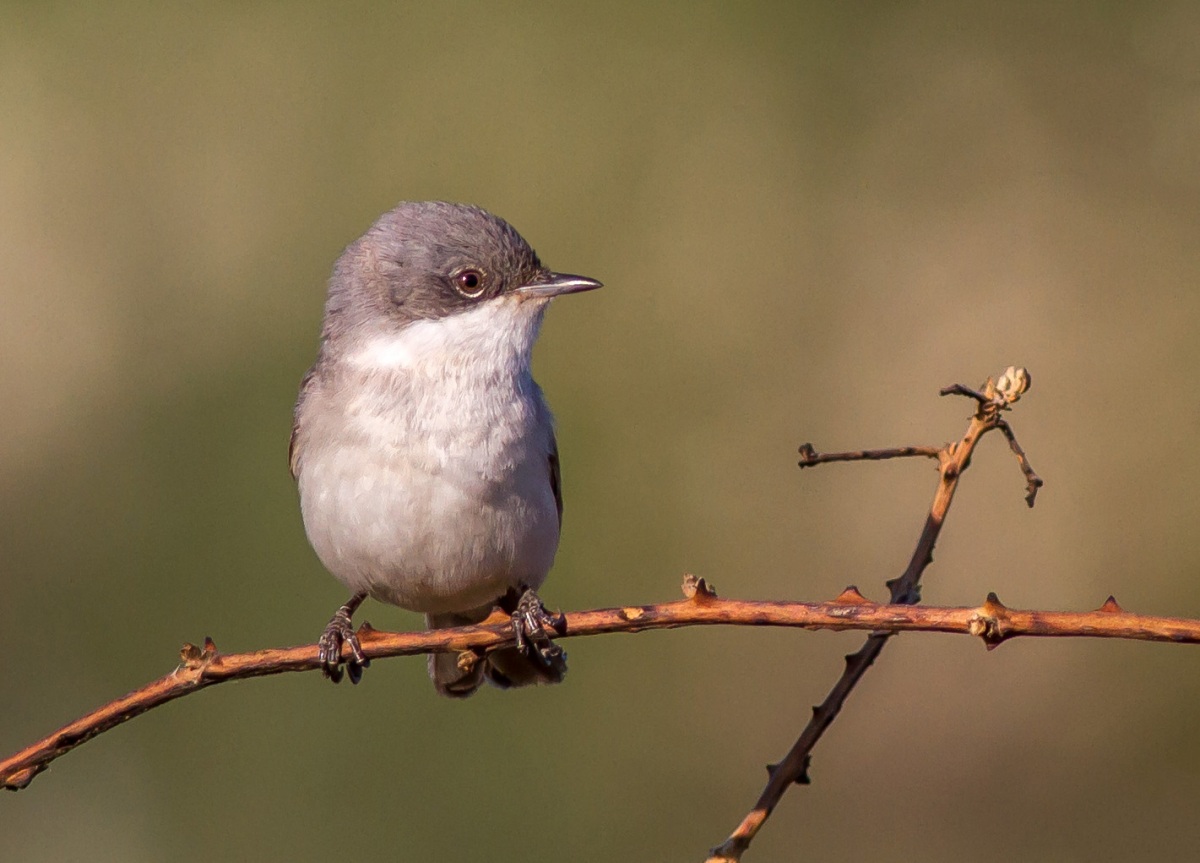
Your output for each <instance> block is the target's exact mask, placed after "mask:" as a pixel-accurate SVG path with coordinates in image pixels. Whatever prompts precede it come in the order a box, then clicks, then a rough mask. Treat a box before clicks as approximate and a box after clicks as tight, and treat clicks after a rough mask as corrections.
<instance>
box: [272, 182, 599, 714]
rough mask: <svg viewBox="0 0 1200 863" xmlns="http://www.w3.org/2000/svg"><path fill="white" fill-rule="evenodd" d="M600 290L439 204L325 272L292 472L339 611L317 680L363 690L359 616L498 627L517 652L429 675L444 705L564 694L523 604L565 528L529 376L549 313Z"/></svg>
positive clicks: (541, 400)
mask: <svg viewBox="0 0 1200 863" xmlns="http://www.w3.org/2000/svg"><path fill="white" fill-rule="evenodd" d="M600 287H602V284H601V283H600V282H599V281H596V280H595V279H590V278H586V277H583V276H577V275H570V274H566V273H559V272H555V271H552V270H550V269H548V268H547V267H545V266H544V265H543V264H542V262H541V260H540V259H539V258H538V255H537V253H536V252H534V250H533V248H532V247H531V246H530V245H529V243H527V242H526V241H525V239H524V238H523V237H522V236H521V235H520V234H519V233H518V232H517V231H516V229H514V228H513V227H512V226H511V225H510V224H509V223H508V222H506V221H504V220H503V219H501V218H499V217H497V216H494V215H492V214H491V213H489V212H487V211H485V210H483V209H481V208H479V207H475V206H471V205H467V204H457V203H449V202H444V201H425V202H403V203H400V204H399V205H398V206H396V207H395V208H393V209H391V210H389V211H388V212H386V213H384V214H383V215H382V216H380V217H379V218H378V220H376V221H375V223H374V224H373V225H372V226H371V227H370V228H369V229H368V230H367V232H366V233H365V234H363V235H362V236H361V237H360V238H359V239H357V240H355V241H354V242H352V243H351V244H350V245H349V246H348V247H346V249H345V251H344V252H343V253H342V255H341V257H340V258H338V260H337V263H336V264H335V265H334V268H333V273H332V276H331V277H330V279H329V285H328V292H327V297H326V301H325V309H324V319H323V322H322V326H321V342H320V348H319V349H318V352H317V358H316V362H315V363H314V364H313V366H312V368H311V369H310V370H309V371H308V373H307V374H306V375H305V376H304V377H303V380H302V381H301V385H300V392H299V396H298V398H297V400H296V406H295V410H294V412H293V423H292V434H291V443H290V446H289V453H288V457H289V464H290V468H291V473H292V476H293V478H294V479H295V480H296V482H297V486H298V489H299V496H300V510H301V515H302V519H303V523H304V529H305V533H306V534H307V536H308V539H309V542H310V543H311V545H312V547H313V549H314V551H315V552H316V554H317V557H318V558H319V559H320V561H321V563H322V564H323V565H324V566H325V568H326V569H328V570H329V572H330V573H332V574H333V575H334V576H335V577H336V578H337V579H338V580H339V581H341V583H342V584H343V585H345V586H346V588H348V589H349V590H350V592H351V596H350V598H349V599H348V600H347V601H346V603H345V604H344V605H342V606H341V608H339V609H338V610H337V612H336V613H335V614H334V615H333V617H332V618H331V619H330V621H329V624H328V625H327V626H326V628H325V630H324V631H323V633H322V634H321V637H320V639H319V641H318V654H319V659H320V664H321V668H322V670H323V672H324V674H325V676H326V677H328V678H330V679H331V680H333V681H334V682H335V683H336V682H338V681H339V680H340V679H341V677H342V652H343V645H344V646H345V647H346V649H347V651H348V653H349V657H348V659H347V661H346V663H345V665H346V671H347V672H348V673H349V675H350V679H351V681H352V682H355V683H357V682H358V680H359V679H360V678H361V675H362V669H363V668H364V667H365V666H366V665H367V660H366V658H365V656H364V655H363V651H362V647H361V644H360V641H359V638H358V636H357V634H356V633H355V631H354V628H353V625H352V622H351V619H352V615H353V614H354V613H355V611H356V610H357V609H358V607H359V606H360V605H361V604H362V602H363V601H364V600H365V599H366V598H367V597H371V598H373V599H375V600H378V601H380V602H384V603H389V604H391V605H396V606H399V607H401V608H405V609H408V610H410V611H416V612H421V613H423V614H424V615H425V620H426V624H427V625H428V626H429V627H430V628H445V627H452V626H461V625H466V624H471V623H477V622H479V621H482V620H484V619H485V618H487V617H488V616H489V615H490V614H491V613H492V612H493V611H494V609H495V608H497V607H498V608H501V609H503V611H504V612H505V613H506V614H509V615H510V616H511V619H512V623H513V627H514V629H515V636H516V645H515V646H510V647H505V648H501V649H498V650H494V651H492V652H490V653H487V654H485V655H483V656H477V655H474V654H470V653H467V654H462V655H455V654H451V653H435V654H431V655H430V656H429V660H428V668H429V675H430V677H431V678H432V680H433V683H434V686H435V688H436V689H437V691H438V692H440V693H441V694H443V695H446V696H450V697H465V696H468V695H471V694H472V693H474V692H475V691H476V690H477V689H478V688H479V687H480V686H481V685H482V683H483V682H484V681H485V680H486V681H488V682H490V683H492V684H495V685H496V686H498V687H501V688H507V687H510V686H524V685H529V684H535V683H558V682H560V681H561V680H562V679H563V676H564V674H565V673H566V654H565V653H564V652H563V651H562V649H561V648H560V647H558V646H557V645H555V644H554V643H553V642H552V640H551V639H550V637H549V633H550V632H551V631H552V624H553V623H554V622H555V619H554V617H553V616H551V615H550V614H549V612H547V611H546V609H545V607H544V605H543V604H542V601H541V599H540V597H539V596H538V594H537V590H538V589H539V588H540V587H541V586H542V583H543V582H544V581H545V579H546V576H547V574H548V573H549V571H550V568H551V565H552V564H553V562H554V557H555V554H556V552H557V549H558V542H559V535H560V531H561V526H562V500H563V499H562V485H561V473H560V466H559V456H558V444H557V440H556V437H555V431H554V420H553V416H552V415H551V413H550V409H549V407H548V405H547V403H546V399H545V397H544V396H543V394H542V390H541V388H540V387H539V386H538V385H537V383H536V382H535V381H534V380H533V375H532V371H531V367H530V362H531V355H532V351H533V346H534V342H535V341H536V339H537V336H538V332H539V329H540V327H541V324H542V319H543V316H544V315H545V312H546V309H547V307H548V305H549V304H550V302H551V301H552V300H553V299H554V298H555V297H559V296H564V295H568V294H574V293H581V292H584V291H591V290H594V289H596V288H600Z"/></svg>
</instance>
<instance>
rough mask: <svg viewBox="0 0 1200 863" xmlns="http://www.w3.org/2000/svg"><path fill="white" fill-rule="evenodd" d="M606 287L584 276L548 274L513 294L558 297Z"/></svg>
mask: <svg viewBox="0 0 1200 863" xmlns="http://www.w3.org/2000/svg"><path fill="white" fill-rule="evenodd" d="M602 287H604V285H603V284H602V283H600V282H597V281H596V280H595V279H588V278H585V277H583V276H572V275H569V274H567V273H548V274H547V275H546V277H545V278H542V279H538V281H536V282H530V283H529V284H528V285H521V287H519V288H517V289H515V290H514V291H513V293H515V294H520V295H521V296H523V297H557V296H559V295H560V294H578V293H580V292H581V291H594V290H596V288H602Z"/></svg>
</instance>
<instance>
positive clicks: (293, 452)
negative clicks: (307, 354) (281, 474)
mask: <svg viewBox="0 0 1200 863" xmlns="http://www.w3.org/2000/svg"><path fill="white" fill-rule="evenodd" d="M316 375H317V367H316V366H313V367H312V368H311V369H309V370H308V372H307V373H306V374H305V375H304V378H303V379H302V380H301V381H300V395H299V396H297V398H296V408H295V410H293V411H292V439H291V440H290V441H289V442H288V467H289V468H290V469H291V471H292V479H298V478H299V475H300V406H301V405H302V404H304V398H305V396H307V395H308V390H309V387H311V386H312V382H313V380H314V379H315V378H316Z"/></svg>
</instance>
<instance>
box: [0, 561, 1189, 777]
mask: <svg viewBox="0 0 1200 863" xmlns="http://www.w3.org/2000/svg"><path fill="white" fill-rule="evenodd" d="M693 584H695V582H693ZM563 621H564V625H563V631H562V633H561V637H571V636H584V635H603V634H606V633H611V632H642V631H645V630H651V629H673V628H677V627H684V626H714V625H727V626H786V627H797V628H800V629H831V630H850V629H853V630H871V631H876V632H886V633H889V634H890V633H896V632H947V633H957V634H960V635H971V636H974V637H976V638H980V639H982V640H983V641H984V643H985V644H986V645H987V646H988V647H989V648H992V647H995V646H997V645H998V644H1000V643H1001V642H1003V641H1005V640H1007V639H1010V638H1016V637H1019V636H1033V637H1041V638H1069V637H1077V638H1121V639H1132V640H1137V641H1162V642H1170V643H1174V644H1200V620H1188V619H1183V618H1173V617H1154V616H1149V615H1140V614H1132V613H1129V612H1126V611H1123V610H1122V609H1121V608H1120V607H1119V606H1118V605H1117V604H1116V601H1115V600H1114V599H1113V598H1112V597H1109V599H1108V601H1107V602H1105V603H1104V605H1102V606H1101V607H1100V608H1098V609H1097V610H1095V611H1084V612H1069V611H1022V610H1019V609H1010V608H1005V607H1004V606H1003V605H1002V604H1001V603H1000V601H999V600H998V599H996V597H995V595H994V594H991V595H989V596H988V599H987V601H985V602H984V604H983V605H981V606H979V607H977V608H937V607H932V606H925V607H917V606H913V605H903V604H901V605H883V604H880V603H875V602H871V601H870V600H868V599H866V598H865V597H863V595H862V594H860V593H859V592H858V591H857V590H856V589H855V588H853V587H848V588H846V589H845V590H844V591H843V592H842V593H841V594H840V595H839V596H838V597H836V598H835V599H833V600H831V601H829V602H817V603H808V602H762V601H753V600H736V599H720V598H718V597H717V596H716V595H715V594H714V593H712V592H711V590H709V589H707V587H706V586H705V585H704V584H703V582H702V581H701V582H699V589H698V590H696V591H695V592H694V595H693V596H692V597H691V598H689V599H683V600H679V601H677V602H666V603H662V604H658V605H637V606H621V607H619V608H601V609H596V610H593V611H577V612H571V613H569V614H565V615H563ZM872 637H875V636H872ZM360 638H361V639H362V647H363V652H364V653H365V654H366V655H367V656H368V657H369V658H371V659H384V658H386V657H391V656H412V655H416V654H422V653H438V652H455V651H467V650H472V651H488V650H494V649H496V648H498V647H505V646H509V645H511V644H512V643H513V638H512V626H511V624H510V622H509V620H508V618H507V617H503V618H501V617H496V618H493V619H491V620H489V621H486V622H484V623H481V624H479V625H477V626H463V627H458V628H456V629H437V630H430V631H427V632H380V631H377V630H374V629H371V628H370V627H369V625H368V624H364V625H363V627H362V629H361V630H360ZM180 656H181V659H182V662H181V663H180V665H179V667H178V668H176V669H175V670H174V671H172V672H171V673H170V674H167V675H166V676H164V677H161V678H159V679H158V680H155V681H154V682H152V683H149V684H147V685H146V686H143V687H142V688H141V689H137V690H134V691H133V692H130V693H129V694H128V695H125V696H123V697H121V698H118V699H116V700H115V701H111V702H109V703H108V704H105V705H104V706H103V707H101V708H99V709H97V710H94V711H92V712H91V713H89V714H87V715H86V716H83V717H81V718H80V719H77V720H76V721H74V722H72V723H71V724H69V725H66V726H64V727H62V728H60V729H59V730H58V731H55V732H54V733H53V734H51V735H49V736H47V737H46V738H44V739H42V740H39V741H38V742H37V743H34V744H33V745H31V746H29V747H27V748H25V749H23V750H22V751H20V752H18V753H16V754H15V755H13V756H11V757H10V758H6V759H4V760H3V761H0V785H2V786H3V787H4V788H7V789H9V790H14V791H15V790H18V789H21V788H24V787H25V786H26V785H28V784H29V783H30V781H31V780H32V779H33V777H34V776H36V775H37V774H38V773H40V772H41V771H43V770H45V769H46V768H47V767H48V766H49V764H50V762H51V761H53V760H54V759H56V758H58V757H59V756H61V755H65V754H66V753H67V752H69V751H71V750H72V749H74V748H75V747H76V746H78V745H80V744H81V743H83V742H85V741H87V740H90V739H91V738H93V737H95V736H96V735H97V734H100V733H102V732H104V731H107V730H108V729H110V728H113V727H115V726H117V725H120V724H121V723H123V722H126V721H128V720H130V719H132V718H133V717H135V716H138V715H140V714H142V713H145V712H146V711H147V710H150V709H152V708H155V707H158V706H159V705H161V704H166V703H167V702H168V701H174V700H175V699H176V698H182V697H183V696H185V695H188V694H190V693H192V692H197V691H199V690H201V689H204V688H206V687H208V686H213V685H215V684H217V683H224V682H225V681H228V680H241V679H245V678H248V677H263V676H266V675H270V674H283V673H285V672H290V671H316V670H317V669H319V668H320V663H319V662H318V660H317V646H316V645H315V644H306V645H304V646H302V647H288V648H279V649H273V650H258V651H254V652H253V653H231V654H221V653H218V652H217V648H216V645H214V644H213V642H212V640H211V639H205V644H204V647H203V648H199V647H196V646H195V645H191V644H188V645H184V648H183V650H182V651H181V653H180ZM347 658H349V657H347Z"/></svg>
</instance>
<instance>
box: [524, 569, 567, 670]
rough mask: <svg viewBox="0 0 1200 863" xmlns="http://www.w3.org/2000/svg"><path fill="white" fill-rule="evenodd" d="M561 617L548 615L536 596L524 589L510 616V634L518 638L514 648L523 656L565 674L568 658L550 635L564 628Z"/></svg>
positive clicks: (559, 615)
mask: <svg viewBox="0 0 1200 863" xmlns="http://www.w3.org/2000/svg"><path fill="white" fill-rule="evenodd" d="M563 623H564V620H563V616H562V615H561V614H551V613H550V612H548V611H546V606H544V605H542V600H541V599H540V598H539V597H538V595H537V594H536V593H535V592H533V591H532V590H530V589H529V588H525V590H524V592H522V593H521V598H520V599H519V600H517V606H516V608H515V609H514V611H513V612H512V624H513V631H514V633H515V634H516V636H517V648H518V649H519V650H520V651H522V652H523V653H524V654H525V655H526V656H529V657H530V658H534V659H537V660H538V661H539V662H540V663H541V664H542V665H544V666H546V667H547V668H558V667H561V668H562V669H563V670H564V671H565V670H566V664H567V654H566V652H565V651H563V649H562V648H561V647H559V646H558V645H557V644H555V643H554V642H553V641H552V640H551V638H550V635H551V634H552V633H556V632H558V631H559V630H560V629H561V628H562V626H563Z"/></svg>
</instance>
